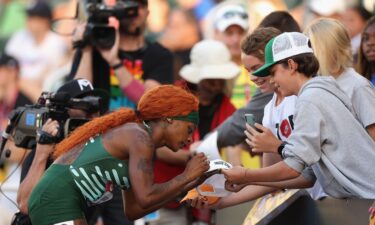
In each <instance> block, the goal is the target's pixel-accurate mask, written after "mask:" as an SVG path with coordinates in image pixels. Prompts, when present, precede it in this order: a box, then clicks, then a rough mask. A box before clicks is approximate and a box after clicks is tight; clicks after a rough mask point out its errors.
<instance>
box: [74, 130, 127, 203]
mask: <svg viewBox="0 0 375 225" xmlns="http://www.w3.org/2000/svg"><path fill="white" fill-rule="evenodd" d="M70 172H71V173H72V175H73V179H74V181H75V184H76V186H77V187H78V188H79V190H80V192H81V194H82V195H83V196H84V197H85V198H86V199H87V200H88V201H89V203H90V204H93V205H95V204H100V203H102V202H105V201H107V200H108V199H107V198H106V196H107V195H108V193H106V191H107V190H106V187H107V186H108V185H110V184H114V185H116V186H118V187H120V188H122V189H129V188H130V180H129V179H128V177H129V171H128V162H127V161H124V160H120V159H117V158H114V157H113V156H112V155H110V154H109V153H108V152H107V150H106V149H105V148H104V146H103V143H102V138H101V136H97V137H96V138H95V139H91V140H89V141H88V142H87V145H86V146H85V148H84V149H83V150H82V152H81V154H80V155H79V156H78V158H77V159H76V160H75V161H74V163H73V164H72V165H71V166H70Z"/></svg>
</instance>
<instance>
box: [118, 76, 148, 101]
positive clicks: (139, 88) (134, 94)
mask: <svg viewBox="0 0 375 225" xmlns="http://www.w3.org/2000/svg"><path fill="white" fill-rule="evenodd" d="M122 91H123V93H124V94H125V95H126V96H127V97H128V98H129V99H130V100H131V101H132V102H138V101H139V99H141V97H142V95H143V93H144V92H145V87H144V86H143V84H141V83H140V82H139V81H137V80H136V79H134V78H133V79H132V81H130V83H129V84H128V85H127V86H126V87H123V88H122Z"/></svg>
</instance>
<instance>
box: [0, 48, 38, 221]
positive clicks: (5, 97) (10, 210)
mask: <svg viewBox="0 0 375 225" xmlns="http://www.w3.org/2000/svg"><path fill="white" fill-rule="evenodd" d="M19 76H20V67H19V63H18V61H17V60H16V59H15V58H14V57H12V56H10V55H7V54H5V53H0V132H1V133H2V132H3V131H4V130H5V128H6V126H7V124H8V117H9V115H10V113H11V112H12V110H14V109H16V108H17V107H20V106H24V105H26V104H31V103H32V102H31V100H30V99H28V98H27V97H26V96H25V95H24V94H23V92H22V91H21V90H20V88H19ZM5 149H9V150H10V153H11V154H10V158H9V159H5V156H4V155H5V154H4V155H2V156H0V159H3V160H4V161H2V160H1V161H0V183H2V182H3V181H5V180H4V179H5V177H7V176H10V174H12V173H11V172H12V171H14V173H13V175H12V176H10V178H9V179H7V181H6V183H3V184H2V185H1V186H2V188H3V190H7V191H5V194H6V195H7V196H8V197H10V199H12V200H13V201H14V202H15V201H16V193H17V188H18V184H19V176H20V173H21V170H20V168H19V167H17V165H18V164H19V163H20V161H21V160H22V159H23V157H25V154H26V151H25V149H21V148H16V147H15V146H14V143H13V142H11V141H9V142H7V145H6V147H5ZM11 189H14V190H13V191H11ZM0 208H1V209H0V211H1V212H2V213H3V214H2V215H1V216H0V224H2V222H4V224H10V220H11V218H12V216H13V214H14V213H15V212H16V210H17V208H16V207H15V206H14V205H13V204H11V202H10V201H9V200H8V199H6V198H5V197H4V195H2V194H0ZM1 220H4V221H1Z"/></svg>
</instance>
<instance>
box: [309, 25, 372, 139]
mask: <svg viewBox="0 0 375 225" xmlns="http://www.w3.org/2000/svg"><path fill="white" fill-rule="evenodd" d="M305 34H306V35H307V36H308V37H309V38H310V40H311V44H312V47H313V49H314V54H315V56H316V57H317V59H318V60H319V65H320V66H319V72H318V74H319V75H331V76H333V77H334V78H335V79H336V81H337V84H338V85H339V87H340V88H341V89H342V90H343V91H344V92H345V93H346V94H347V95H348V96H349V99H350V100H351V103H352V105H353V109H354V112H355V115H356V116H357V118H358V120H359V121H360V123H361V124H362V125H363V127H365V128H366V130H367V132H368V133H369V134H370V136H371V137H372V139H374V140H375V88H374V86H373V85H372V84H371V83H370V82H369V81H368V80H367V79H365V78H364V77H363V76H361V75H360V74H358V73H357V72H355V70H354V69H353V67H352V62H353V57H352V49H351V44H350V37H349V34H348V32H347V30H346V28H345V26H344V25H343V24H341V23H340V22H339V21H338V20H335V19H329V18H321V19H318V20H316V21H314V22H312V23H311V24H310V25H308V26H307V28H306V30H305Z"/></svg>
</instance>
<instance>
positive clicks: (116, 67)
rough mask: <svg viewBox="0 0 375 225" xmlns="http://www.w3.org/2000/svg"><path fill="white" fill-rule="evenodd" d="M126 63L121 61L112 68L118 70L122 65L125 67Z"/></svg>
mask: <svg viewBox="0 0 375 225" xmlns="http://www.w3.org/2000/svg"><path fill="white" fill-rule="evenodd" d="M123 66H124V64H123V63H122V62H121V61H120V62H119V63H117V64H115V65H112V66H111V68H112V69H113V70H117V69H120V68H121V67H123Z"/></svg>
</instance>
